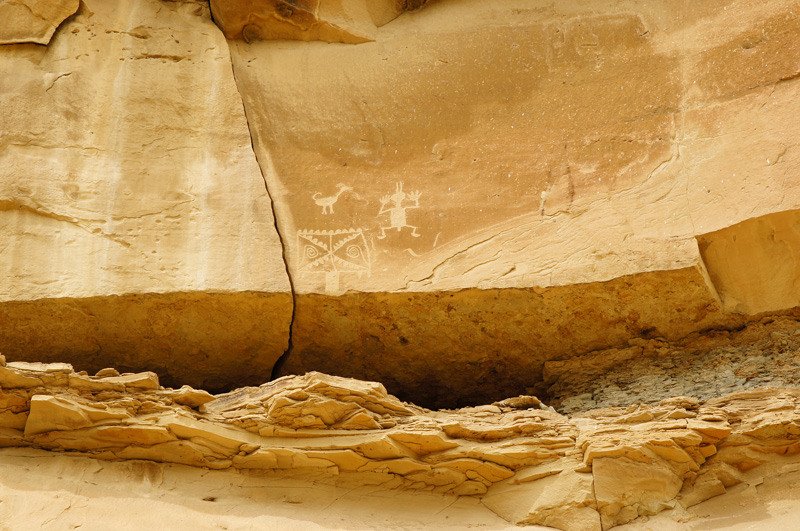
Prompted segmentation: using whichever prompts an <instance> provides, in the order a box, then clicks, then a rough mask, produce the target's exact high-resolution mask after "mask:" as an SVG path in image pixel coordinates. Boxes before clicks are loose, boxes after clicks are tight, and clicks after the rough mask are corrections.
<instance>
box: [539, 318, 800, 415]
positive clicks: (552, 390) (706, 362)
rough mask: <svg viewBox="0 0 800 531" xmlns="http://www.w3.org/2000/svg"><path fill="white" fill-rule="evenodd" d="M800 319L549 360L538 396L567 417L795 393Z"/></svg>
mask: <svg viewBox="0 0 800 531" xmlns="http://www.w3.org/2000/svg"><path fill="white" fill-rule="evenodd" d="M799 319H800V318H799V317H798V314H797V312H796V311H793V312H789V313H787V314H786V315H782V316H774V317H766V318H763V319H761V320H759V321H756V322H754V323H750V324H748V325H747V326H743V327H741V328H739V329H736V330H732V331H727V330H715V329H711V330H706V331H703V332H701V333H695V334H691V335H689V336H688V337H686V338H685V339H682V340H680V341H668V340H665V339H664V338H655V339H648V340H643V339H634V340H631V341H630V345H629V346H627V347H626V348H619V349H606V350H599V351H595V352H590V353H588V354H585V355H582V356H576V357H574V358H571V359H567V360H563V361H550V362H546V363H545V365H544V375H543V379H544V382H543V383H542V384H541V385H540V386H539V387H538V388H537V391H538V392H540V393H543V394H544V395H546V396H548V397H549V403H550V404H551V405H553V406H555V407H557V408H558V410H559V411H562V412H565V413H574V412H578V411H586V410H589V409H595V408H598V407H613V406H626V405H628V404H633V403H656V402H658V401H660V400H663V399H666V398H669V397H671V396H694V397H697V398H699V399H701V400H709V399H712V398H715V397H719V396H723V395H727V394H730V393H733V392H735V391H741V390H745V389H752V388H758V387H763V386H779V387H785V386H788V387H795V386H798V385H800V376H799V375H798V371H797V369H798V366H799V365H800V322H798V321H799Z"/></svg>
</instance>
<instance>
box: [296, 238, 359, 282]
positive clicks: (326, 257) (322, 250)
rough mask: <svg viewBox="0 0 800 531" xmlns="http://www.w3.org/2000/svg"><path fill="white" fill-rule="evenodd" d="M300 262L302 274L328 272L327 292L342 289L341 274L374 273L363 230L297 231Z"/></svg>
mask: <svg viewBox="0 0 800 531" xmlns="http://www.w3.org/2000/svg"><path fill="white" fill-rule="evenodd" d="M297 263H298V271H299V272H300V273H303V274H315V273H318V274H324V275H325V292H326V293H337V292H338V291H339V276H340V275H341V274H342V273H357V274H358V275H359V276H361V275H363V274H365V273H366V274H367V275H369V274H370V273H371V262H370V254H369V247H368V246H367V240H366V238H364V231H363V229H337V230H300V231H297Z"/></svg>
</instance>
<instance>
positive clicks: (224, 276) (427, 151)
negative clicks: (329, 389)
mask: <svg viewBox="0 0 800 531" xmlns="http://www.w3.org/2000/svg"><path fill="white" fill-rule="evenodd" d="M51 4H52V5H59V4H58V3H57V2H56V3H51ZM422 4H425V2H418V1H417V2H410V1H409V2H397V1H390V0H385V1H381V2H366V1H364V0H347V1H343V2H335V1H328V0H303V1H296V2H282V1H278V0H275V1H268V2H261V3H259V4H258V5H257V6H256V5H254V4H252V3H248V2H211V3H210V4H209V3H207V2H204V1H201V0H186V1H168V2H167V1H163V2H162V1H159V0H136V1H133V2H128V3H118V2H101V1H99V0H87V1H85V2H82V3H81V4H80V9H79V10H78V11H77V13H75V14H74V15H73V16H70V17H69V18H68V19H67V20H66V21H65V22H63V23H61V25H60V26H58V31H57V32H56V33H55V36H54V37H53V39H52V40H51V41H50V43H49V44H48V45H47V46H46V47H44V46H31V45H25V44H9V45H4V46H2V48H0V68H2V71H3V72H10V74H9V75H7V76H4V77H3V79H0V86H2V93H3V94H5V95H7V97H4V98H3V99H2V101H0V123H2V124H3V125H2V128H0V129H1V130H0V183H2V185H3V186H2V191H0V228H2V229H3V230H2V231H0V234H2V236H0V259H2V260H0V263H2V264H3V267H4V268H5V269H4V273H5V274H4V275H3V276H2V279H3V280H1V281H0V325H2V326H0V348H2V349H3V351H4V352H6V353H7V354H9V355H13V356H14V357H15V358H16V359H23V358H26V359H28V360H30V361H33V360H43V361H48V362H58V361H62V362H69V363H72V364H74V366H75V367H77V368H78V369H86V370H90V371H92V372H94V371H96V370H98V369H101V368H102V367H105V366H107V365H115V366H118V367H121V368H123V369H124V370H142V369H152V370H154V371H157V373H158V374H159V375H160V376H161V377H162V378H163V379H164V382H165V383H168V384H170V385H175V386H178V385H180V384H183V383H188V384H191V385H194V386H202V387H205V388H208V389H212V390H215V391H216V390H225V389H230V388H234V387H237V386H242V385H247V384H257V383H259V382H261V381H263V380H265V379H267V375H268V374H270V373H271V372H274V373H275V374H276V375H280V374H290V373H303V372H305V371H323V372H329V373H336V374H338V375H341V376H351V377H359V378H361V379H370V380H377V381H381V382H383V383H384V384H385V385H386V386H387V388H388V389H389V390H390V391H391V392H392V393H394V394H395V395H397V396H398V397H399V398H400V399H414V400H416V401H418V402H419V403H422V404H424V405H427V406H436V407H439V406H449V407H455V406H464V405H474V404H479V403H482V402H489V401H492V400H497V399H500V398H502V397H504V396H506V395H508V394H524V393H528V388H530V387H536V386H537V385H539V384H541V383H542V381H543V379H544V378H546V377H547V376H546V371H545V370H544V367H545V364H546V363H548V362H554V361H557V362H560V361H567V360H568V359H569V358H572V357H575V356H580V355H584V354H587V353H591V352H593V351H597V350H603V349H618V350H619V349H621V350H625V349H627V348H629V346H630V345H629V342H630V341H637V340H640V339H642V340H647V341H650V340H655V339H659V338H660V339H663V340H664V341H666V342H669V343H671V344H677V342H680V341H682V340H683V339H684V338H686V337H688V336H689V335H691V334H695V333H698V332H700V331H703V330H709V329H726V330H733V329H736V328H738V327H741V326H744V325H746V324H747V323H751V322H757V321H758V320H759V319H761V318H762V317H763V315H762V314H763V313H764V312H769V313H770V314H775V313H776V312H781V311H784V310H787V309H789V308H793V307H795V306H796V305H797V303H798V300H797V296H796V293H795V292H796V290H795V289H794V285H795V280H796V278H797V271H796V267H795V265H794V262H795V260H794V257H795V256H796V255H797V253H798V249H797V246H798V244H800V240H798V238H797V235H796V232H797V230H796V218H797V215H798V214H797V213H798V212H799V211H800V199H798V198H800V194H798V193H797V191H798V190H797V187H798V183H799V182H800V181H798V178H797V175H798V168H800V166H799V165H798V164H799V163H800V158H798V153H800V151H798V149H797V145H798V133H797V127H796V124H795V123H794V122H793V121H792V118H791V117H793V116H796V115H798V113H800V107H798V106H800V103H798V102H800V98H798V87H800V85H798V83H797V79H798V75H799V74H800V70H798V64H800V63H798V57H800V44H798V41H797V39H796V38H795V36H796V34H797V32H798V31H797V30H798V29H800V20H798V12H799V11H798V10H797V9H796V7H797V6H796V2H792V1H789V0H780V1H776V2H769V3H766V4H765V3H763V2H762V3H759V2H755V1H745V2H736V3H732V2H726V1H724V0H720V1H719V2H712V3H707V4H703V6H702V7H689V6H687V5H684V4H682V3H680V2H667V3H663V4H658V5H655V4H649V3H635V4H630V5H628V4H625V5H622V4H620V5H611V4H609V5H606V6H603V7H602V8H600V7H598V6H594V5H592V6H589V5H585V6H583V5H573V4H563V3H559V4H557V5H551V4H547V3H537V2H534V3H532V4H530V5H526V6H524V7H520V6H519V3H518V2H516V1H512V0H498V1H495V2H480V1H478V0H466V1H459V2H454V1H448V0H440V1H438V2H433V3H430V4H426V5H425V8H424V9H416V8H418V7H420V6H421V5H422ZM2 5H3V6H21V5H31V6H32V5H34V4H33V3H31V2H28V3H27V4H23V3H20V2H5V3H3V4H2ZM65 5H66V4H65ZM53 24H55V22H54V23H53ZM247 28H250V29H249V30H247ZM226 37H227V38H226ZM319 39H322V40H327V41H335V42H306V41H309V40H314V41H316V40H319ZM731 71H735V72H737V75H735V76H732V75H731V74H730V72H731ZM20 109H26V111H25V112H21V111H20ZM273 207H274V212H273ZM167 353H168V355H167ZM475 382H482V385H481V386H480V388H479V389H478V390H475V385H474V384H475Z"/></svg>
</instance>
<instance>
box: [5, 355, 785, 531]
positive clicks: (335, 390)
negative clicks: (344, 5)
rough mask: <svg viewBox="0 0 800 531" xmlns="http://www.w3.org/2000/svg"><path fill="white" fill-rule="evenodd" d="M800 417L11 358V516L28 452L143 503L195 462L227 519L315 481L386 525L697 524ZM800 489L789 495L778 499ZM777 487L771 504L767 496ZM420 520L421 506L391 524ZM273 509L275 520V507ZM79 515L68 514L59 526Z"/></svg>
mask: <svg viewBox="0 0 800 531" xmlns="http://www.w3.org/2000/svg"><path fill="white" fill-rule="evenodd" d="M798 421H800V392H799V391H798V389H797V388H779V387H772V388H770V387H766V388H762V389H751V390H747V391H740V392H737V393H733V394H730V395H727V396H722V397H717V398H714V399H712V400H708V401H700V400H698V399H696V398H691V397H685V396H678V397H672V398H667V399H664V400H661V401H658V402H655V403H653V404H651V405H646V406H645V405H638V406H630V407H606V408H602V409H594V410H589V411H582V412H579V413H578V414H576V415H573V416H565V415H562V414H559V413H557V412H556V411H555V410H553V409H552V408H551V407H548V406H547V405H545V404H543V403H542V402H541V401H540V400H538V399H537V398H536V397H534V396H518V397H514V398H509V399H506V400H502V401H499V402H496V403H494V404H491V405H483V406H479V407H471V408H463V409H459V410H449V411H430V410H427V409H424V408H420V407H418V406H415V405H413V404H409V403H404V402H401V401H399V400H398V399H397V398H395V397H394V396H392V395H390V394H388V393H387V392H386V389H385V388H384V387H383V385H381V384H379V383H376V382H364V381H358V380H352V379H348V378H340V377H335V376H329V375H325V374H320V373H308V374H306V375H304V376H290V377H285V378H280V379H278V380H275V381H272V382H270V383H266V384H263V385H261V386H259V387H249V388H242V389H238V390H235V391H233V392H230V393H226V394H221V395H217V396H213V395H211V394H209V393H207V392H205V391H199V390H195V389H192V388H190V387H188V386H184V387H182V388H180V389H177V390H175V389H171V388H164V387H161V386H160V385H159V380H158V377H157V376H156V375H155V374H154V373H151V372H146V373H125V374H120V373H119V372H117V371H116V370H114V369H112V368H106V369H103V370H102V371H100V372H98V374H96V375H94V376H90V375H88V374H86V373H85V372H81V373H76V372H75V371H74V370H73V368H72V367H71V366H70V365H68V364H65V363H52V364H43V363H22V362H9V363H6V361H5V359H4V358H3V357H2V356H0V447H2V448H3V450H2V451H0V463H3V465H4V468H3V470H4V476H3V481H2V482H1V483H0V493H3V495H4V503H3V505H2V506H0V511H2V512H0V514H3V515H4V516H6V517H8V518H13V519H15V520H17V519H22V520H23V521H25V522H26V523H30V522H35V521H36V520H37V519H38V518H40V517H41V515H40V514H39V511H37V510H32V509H31V508H25V506H20V504H19V501H18V499H17V495H16V491H17V490H18V489H20V487H21V484H20V478H19V476H18V473H17V467H18V463H17V462H16V461H15V458H17V459H18V458H19V457H24V458H27V459H28V461H27V463H28V467H27V468H26V470H28V471H30V470H32V469H33V470H35V471H36V473H39V469H40V468H41V467H43V466H46V465H45V463H46V462H48V461H52V462H56V463H61V464H62V467H61V469H60V470H62V471H60V472H59V473H58V474H57V475H58V480H59V481H60V480H63V476H71V475H72V474H71V472H70V473H66V472H65V471H66V470H80V468H79V467H81V466H83V467H84V470H87V469H89V470H93V474H92V475H91V476H90V478H91V481H90V483H91V484H93V485H97V484H98V482H104V481H107V479H106V478H105V473H101V472H102V471H104V470H106V469H111V470H113V469H114V468H115V466H114V465H110V464H104V463H103V461H125V462H127V463H128V467H127V473H122V474H118V475H117V481H116V483H117V484H130V485H131V490H130V491H129V492H128V493H126V494H125V497H128V498H132V499H133V500H138V498H139V497H141V496H143V495H144V497H145V498H147V497H150V496H155V497H156V499H160V498H161V497H162V496H163V493H161V492H160V491H159V489H160V488H161V487H162V486H163V481H164V479H163V478H164V477H166V476H167V475H171V474H175V473H179V472H180V471H181V469H176V467H175V466H174V465H176V464H179V465H184V466H185V468H184V469H182V474H183V475H184V478H186V479H185V480H184V481H181V482H178V484H176V485H174V487H173V488H172V489H171V490H173V491H174V493H173V495H178V496H180V495H182V494H188V493H190V492H193V489H192V487H191V486H192V485H193V483H194V482H195V481H196V479H191V480H188V478H193V477H194V476H193V473H192V472H191V471H190V469H191V468H201V469H204V475H205V484H206V489H205V491H203V494H202V495H201V496H200V497H199V499H202V501H204V502H215V501H217V499H224V500H226V501H227V502H230V501H232V500H236V499H238V498H245V499H239V501H238V504H237V506H239V507H240V510H239V511H233V513H234V514H237V515H240V516H249V518H250V523H253V519H255V518H257V516H258V514H264V512H263V511H262V513H256V514H250V513H249V512H246V513H243V512H242V511H241V507H242V506H249V505H250V504H251V503H252V501H253V500H249V501H246V498H247V497H246V496H243V492H241V491H240V488H241V487H243V486H249V487H250V489H251V490H253V489H254V488H256V487H259V488H260V492H261V496H260V497H259V500H260V501H261V502H262V503H263V502H264V501H268V500H270V499H271V495H269V494H268V493H269V492H270V491H275V490H278V491H280V492H283V493H286V492H294V493H295V496H298V495H300V497H299V498H293V500H294V501H292V502H291V503H301V502H300V501H299V499H304V498H305V497H304V496H302V492H303V491H305V490H308V489H309V488H313V489H326V488H330V489H340V490H341V491H344V492H349V494H348V498H350V499H355V500H359V501H360V502H361V504H366V505H368V506H369V507H371V508H372V510H373V511H376V512H377V514H381V513H382V512H383V511H384V510H385V508H383V507H382V506H381V503H380V501H379V500H395V501H396V502H397V501H399V500H402V499H409V498H411V499H414V496H415V497H416V500H418V502H423V500H424V501H425V505H434V506H439V507H441V506H443V505H445V504H446V503H451V504H453V503H456V502H457V501H458V500H461V499H463V500H464V501H466V500H470V499H479V500H480V501H481V503H482V507H483V508H484V509H488V510H490V511H492V512H493V513H495V515H496V516H497V517H499V518H500V519H502V520H500V521H501V522H502V521H504V522H506V523H508V524H518V525H519V524H521V525H537V526H547V527H548V528H549V529H553V528H555V529H562V530H565V531H572V530H582V531H599V530H601V529H610V528H613V527H616V526H618V525H621V524H626V523H628V522H631V521H633V520H636V519H637V518H638V517H640V516H645V517H649V516H654V515H657V514H658V513H661V512H667V511H668V512H667V514H666V515H664V516H665V517H664V518H662V519H661V521H662V522H663V523H662V525H669V524H670V523H674V520H678V521H680V522H683V523H686V522H688V521H691V520H692V516H693V514H692V511H696V510H697V509H694V507H695V506H698V505H699V506H701V507H702V505H701V504H702V502H704V501H705V500H708V499H709V498H712V497H715V496H719V495H723V494H724V495H725V496H728V495H727V494H726V493H727V492H728V490H729V489H730V490H731V491H732V492H741V490H742V488H746V487H747V486H750V485H757V484H761V483H763V482H764V481H765V478H767V477H768V476H770V475H772V476H775V472H776V471H778V474H777V476H778V477H781V478H786V480H790V479H791V478H792V475H793V474H796V471H797V458H796V456H794V455H793V454H796V453H797V449H798V446H799V445H800V442H798V437H800V433H798V430H797V429H796V425H797V423H798ZM26 449H27V450H26ZM35 450H48V451H50V452H52V453H51V454H50V455H47V454H43V453H41V452H39V453H37V452H36V451H35ZM64 454H68V455H70V456H71V458H72V459H73V460H75V459H80V457H78V456H81V457H83V459H84V461H83V463H82V465H81V464H80V463H79V462H76V461H72V463H71V464H69V465H68V463H67V462H66V461H64V458H63V457H61V458H60V459H61V460H60V461H59V460H58V459H59V458H57V457H56V456H58V455H64ZM87 458H92V460H88V459H87ZM142 463H146V464H147V465H146V467H145V465H144V464H142ZM169 465H172V466H169ZM142 467H145V469H144V470H142ZM125 470H126V469H124V468H123V471H125ZM142 475H144V476H146V477H148V478H150V479H149V481H150V483H152V484H151V485H149V487H150V489H151V490H150V491H148V492H147V494H143V493H142V492H141V491H139V489H138V488H136V485H137V483H141V481H142V478H141V477H140V476H142ZM83 476H84V474H79V477H80V478H83ZM159 478H160V480H159ZM226 480H227V483H226ZM81 482H82V480H81V479H78V480H77V481H75V484H73V485H71V486H70V487H69V488H67V489H62V492H61V494H59V496H67V497H71V496H84V497H88V498H89V500H87V502H86V503H92V501H91V500H92V499H96V498H98V497H100V498H102V497H103V496H102V495H100V496H98V494H97V493H96V492H94V493H93V489H91V488H89V487H88V485H84V486H82V487H81V486H80V484H81ZM220 482H222V484H220ZM37 485H38V487H37V489H38V490H39V491H40V492H41V493H44V492H47V491H48V490H50V489H55V488H58V485H59V484H58V483H56V480H55V478H51V481H44V482H39V483H37ZM365 486H368V489H367V491H366V492H364V487H365ZM270 487H271V488H270ZM287 488H289V489H290V490H286V489H287ZM28 489H31V485H28ZM298 490H299V492H298ZM760 490H761V489H760ZM796 490H797V488H796V485H794V486H792V485H786V487H785V488H784V490H783V496H787V495H790V496H791V495H796V493H795V492H796ZM76 491H77V492H76ZM767 492H768V491H767ZM767 492H762V496H764V497H766V498H767V499H769V498H768V496H769V495H768V494H767ZM106 494H107V493H106ZM38 495H41V494H38ZM734 499H735V498H734ZM196 501H199V500H196ZM284 501H285V499H284ZM307 501H308V502H311V504H310V505H308V504H304V506H303V507H302V508H301V509H299V510H295V511H290V512H289V513H288V514H286V513H284V518H287V517H288V518H287V519H288V520H289V521H290V522H293V521H296V520H305V519H307V517H308V516H307V514H308V513H309V507H315V508H317V507H318V504H319V501H317V502H312V500H307ZM765 502H766V500H764V499H762V500H760V504H761V505H762V506H764V505H766V503H765ZM29 505H30V504H29ZM189 505H190V506H192V505H193V504H192V503H189ZM330 505H331V502H330V501H329V502H328V504H327V507H330ZM44 506H45V507H48V504H44ZM442 510H444V508H442ZM470 510H473V511H474V507H473V506H472V505H471V504H470V503H469V502H467V503H466V505H465V506H463V507H462V510H461V511H458V512H461V513H462V517H463V516H464V514H463V513H467V514H470ZM311 512H312V513H313V512H316V511H311ZM322 512H325V510H323V511H322ZM420 512H424V509H421V508H417V507H415V504H411V505H410V506H409V507H408V508H407V513H406V514H404V515H402V516H401V515H398V516H397V517H396V518H395V521H394V524H395V525H396V524H397V522H398V521H412V520H413V519H414V517H415V516H417V515H419V514H420ZM301 513H302V514H301ZM266 514H268V515H271V516H273V517H274V516H275V515H276V509H275V508H272V509H270V511H267V512H266ZM325 514H326V515H328V514H329V513H327V512H325ZM478 514H480V513H478ZM476 516H477V514H476ZM74 517H75V515H74V514H67V511H66V510H65V511H64V512H63V513H62V514H57V515H55V516H54V517H53V518H52V521H55V522H59V523H63V522H65V521H68V520H69V519H70V518H74ZM131 518H132V521H134V522H136V521H138V520H139V519H140V518H141V516H136V515H132V516H131ZM357 518H358V517H357V516H356V515H352V514H351V515H347V518H346V519H344V518H343V519H342V520H344V521H345V522H348V523H353V522H354V521H355V520H356V519H357ZM483 518H486V515H483V516H482V518H481V519H483ZM765 518H766V517H765ZM673 519H674V520H673ZM337 523H338V522H337ZM284 525H287V524H284ZM495 525H497V523H496V524H495ZM502 527H503V528H505V527H506V526H502ZM323 528H326V527H323ZM494 529H497V527H495V528H494Z"/></svg>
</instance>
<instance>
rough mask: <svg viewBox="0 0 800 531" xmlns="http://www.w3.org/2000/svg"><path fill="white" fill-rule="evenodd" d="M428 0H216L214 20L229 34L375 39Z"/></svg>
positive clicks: (237, 36) (353, 41)
mask: <svg viewBox="0 0 800 531" xmlns="http://www.w3.org/2000/svg"><path fill="white" fill-rule="evenodd" d="M426 2H427V0H412V1H410V2H409V1H407V0H292V1H284V0H269V1H267V2H260V3H253V2H248V1H244V0H235V1H226V0H211V2H210V5H211V11H212V13H213V14H214V20H215V21H216V22H217V24H218V25H219V27H220V28H221V29H222V31H223V32H224V33H225V36H226V37H227V38H229V39H241V40H244V41H246V42H253V41H258V40H279V39H289V40H300V41H315V40H319V41H327V42H343V43H350V44H356V43H362V42H368V41H374V40H375V38H376V34H377V31H378V27H379V26H383V25H384V24H386V23H388V22H391V21H392V20H394V19H395V18H396V17H397V16H398V15H400V14H401V13H403V12H404V11H408V10H414V9H418V8H420V7H422V6H423V5H424V4H425V3H426Z"/></svg>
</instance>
